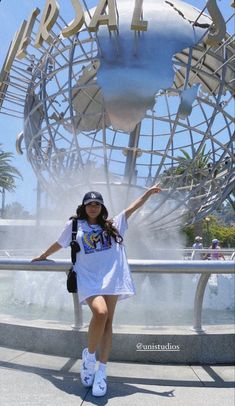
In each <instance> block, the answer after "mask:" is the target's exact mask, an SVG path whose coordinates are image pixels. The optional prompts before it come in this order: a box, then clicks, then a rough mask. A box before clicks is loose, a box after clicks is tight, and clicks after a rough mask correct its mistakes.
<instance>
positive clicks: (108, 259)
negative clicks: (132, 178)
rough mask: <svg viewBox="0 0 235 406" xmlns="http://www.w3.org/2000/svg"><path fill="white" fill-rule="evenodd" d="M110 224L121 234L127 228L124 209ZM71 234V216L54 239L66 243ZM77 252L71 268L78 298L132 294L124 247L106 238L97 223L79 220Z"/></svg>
mask: <svg viewBox="0 0 235 406" xmlns="http://www.w3.org/2000/svg"><path fill="white" fill-rule="evenodd" d="M113 224H114V226H115V227H116V228H117V230H118V231H119V233H120V235H121V236H122V237H123V236H124V233H125V231H126V229H127V228H128V225H127V220H126V216H125V213H124V212H122V213H120V214H119V215H118V216H116V217H114V219H113ZM71 236H72V220H69V221H68V222H67V224H66V226H65V228H64V230H63V231H62V234H61V235H60V237H59V238H58V240H57V242H58V243H59V244H60V245H61V246H62V247H64V248H66V247H68V246H69V245H70V242H71ZM76 240H77V242H78V243H79V245H80V248H81V251H80V252H79V253H77V259H76V263H75V265H74V269H75V271H76V273H77V285H78V294H79V302H80V303H84V302H85V300H86V299H87V298H88V297H90V296H94V295H118V300H121V299H126V298H128V297H129V296H132V295H134V294H135V288H134V284H133V280H132V276H131V273H130V269H129V266H128V263H127V257H126V252H125V247H124V245H123V242H122V243H120V244H119V243H116V242H115V240H114V238H111V239H110V238H108V236H107V235H106V233H105V231H103V229H102V227H100V226H99V225H93V224H92V225H90V224H88V223H87V221H86V220H78V231H77V238H76Z"/></svg>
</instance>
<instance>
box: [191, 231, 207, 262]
mask: <svg viewBox="0 0 235 406" xmlns="http://www.w3.org/2000/svg"><path fill="white" fill-rule="evenodd" d="M192 248H193V252H192V255H191V259H192V260H201V259H204V255H203V254H202V253H200V252H198V250H202V249H203V245H202V237H200V236H199V235H197V237H195V242H194V244H193V246H192Z"/></svg>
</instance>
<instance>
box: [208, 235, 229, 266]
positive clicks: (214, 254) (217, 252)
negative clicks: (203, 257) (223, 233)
mask: <svg viewBox="0 0 235 406" xmlns="http://www.w3.org/2000/svg"><path fill="white" fill-rule="evenodd" d="M209 248H210V249H211V250H214V252H211V253H209V254H207V259H211V260H212V261H218V260H220V259H221V258H222V259H223V260H225V258H224V255H223V254H222V253H221V252H220V250H221V248H220V246H219V240H217V238H214V239H213V240H212V241H211V246H210V247H209Z"/></svg>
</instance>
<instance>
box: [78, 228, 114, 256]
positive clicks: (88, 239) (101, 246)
mask: <svg viewBox="0 0 235 406" xmlns="http://www.w3.org/2000/svg"><path fill="white" fill-rule="evenodd" d="M82 243H83V247H84V251H85V254H91V253H92V252H96V251H104V250H107V249H109V248H111V245H112V244H111V239H110V237H109V236H108V235H107V233H105V232H104V231H100V232H95V231H85V232H84V234H83V237H82Z"/></svg>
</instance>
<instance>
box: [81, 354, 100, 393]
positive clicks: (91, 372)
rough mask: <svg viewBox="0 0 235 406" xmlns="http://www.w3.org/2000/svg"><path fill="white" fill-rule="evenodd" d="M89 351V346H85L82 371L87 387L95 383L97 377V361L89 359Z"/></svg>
mask: <svg viewBox="0 0 235 406" xmlns="http://www.w3.org/2000/svg"><path fill="white" fill-rule="evenodd" d="M87 352H88V349H87V348H84V350H83V351H82V366H81V371H80V377H81V381H82V384H83V386H85V387H86V388H88V387H89V386H92V384H93V381H94V378H95V365H96V361H88V360H87Z"/></svg>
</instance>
